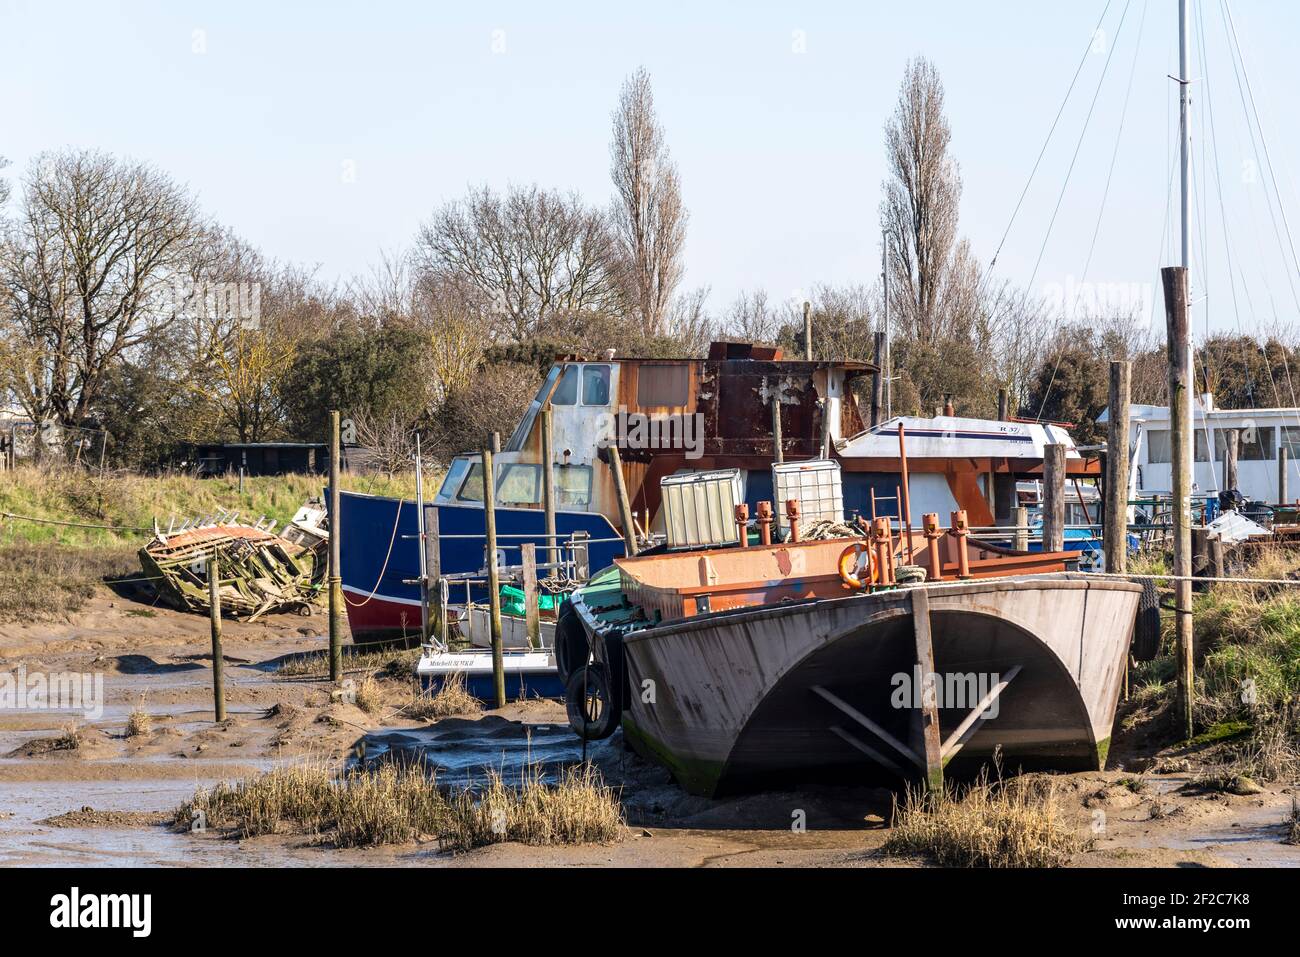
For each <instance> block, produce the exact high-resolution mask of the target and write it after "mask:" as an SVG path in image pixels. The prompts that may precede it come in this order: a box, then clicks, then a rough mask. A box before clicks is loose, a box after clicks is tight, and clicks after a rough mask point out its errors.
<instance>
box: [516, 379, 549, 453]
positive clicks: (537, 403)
mask: <svg viewBox="0 0 1300 957" xmlns="http://www.w3.org/2000/svg"><path fill="white" fill-rule="evenodd" d="M559 377H560V367H559V366H551V370H550V371H549V372H548V373H546V381H545V382H543V383H542V387H541V388H540V389H538V390H537V395H535V396H534V397H533V401H532V402H530V403H528V409H527V411H525V412H524V416H523V418H522V419H520V420H519V424H518V425H516V426H515V430H514V431H513V432H512V433H510V441H509V442H507V443H506V446H505V451H507V452H518V451H519V450H520V449H522V448H523V447H524V443H525V442H527V441H528V433H530V432H532V431H533V423H534V422H536V421H537V413H538V412H540V411H541V409H542V403H543V402H545V401H546V397H547V396H548V395H550V394H551V386H553V385H555V380H556V379H558V378H559Z"/></svg>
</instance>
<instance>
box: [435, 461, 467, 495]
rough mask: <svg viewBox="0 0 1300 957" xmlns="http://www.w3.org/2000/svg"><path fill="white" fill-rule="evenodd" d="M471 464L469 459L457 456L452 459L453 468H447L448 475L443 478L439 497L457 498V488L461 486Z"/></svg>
mask: <svg viewBox="0 0 1300 957" xmlns="http://www.w3.org/2000/svg"><path fill="white" fill-rule="evenodd" d="M469 466H470V462H469V459H464V458H456V459H452V460H451V468H449V469H448V470H447V477H446V478H444V479H443V480H442V488H440V489H438V498H440V499H451V498H455V496H456V490H457V489H459V488H460V485H461V482H462V481H463V480H464V478H465V473H466V471H468V469H469Z"/></svg>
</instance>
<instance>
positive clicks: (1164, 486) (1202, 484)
mask: <svg viewBox="0 0 1300 957" xmlns="http://www.w3.org/2000/svg"><path fill="white" fill-rule="evenodd" d="M1108 413H1109V410H1107V411H1106V412H1103V413H1102V414H1101V416H1099V417H1098V421H1099V422H1103V423H1104V422H1106V421H1108V420H1109V414H1108ZM1193 424H1194V425H1195V428H1196V438H1195V442H1194V458H1195V468H1194V473H1193V482H1194V486H1193V489H1192V492H1193V494H1199V495H1205V494H1214V493H1217V492H1219V491H1221V490H1222V489H1223V487H1224V467H1223V460H1224V456H1225V449H1226V439H1225V434H1226V432H1227V431H1229V430H1231V429H1240V430H1241V444H1240V446H1239V449H1238V453H1237V481H1238V485H1239V486H1240V491H1241V493H1242V495H1244V496H1245V497H1246V498H1247V499H1249V500H1253V501H1261V502H1267V503H1269V504H1277V503H1278V501H1279V494H1278V492H1279V490H1278V449H1281V448H1285V449H1286V450H1287V457H1288V467H1287V491H1288V493H1289V497H1290V498H1291V499H1295V498H1296V497H1297V496H1300V409H1218V408H1215V406H1214V399H1213V397H1212V396H1209V395H1205V396H1201V397H1200V399H1199V400H1198V401H1197V402H1195V403H1194V408H1193ZM1129 453H1130V461H1131V462H1132V463H1133V468H1132V470H1131V472H1130V482H1131V483H1132V484H1131V493H1132V494H1134V495H1137V496H1140V495H1142V494H1143V493H1168V492H1169V491H1170V490H1171V488H1172V487H1173V474H1172V465H1171V464H1170V459H1171V454H1170V453H1171V447H1170V441H1169V408H1168V407H1167V406H1158V405H1133V406H1130V408H1129Z"/></svg>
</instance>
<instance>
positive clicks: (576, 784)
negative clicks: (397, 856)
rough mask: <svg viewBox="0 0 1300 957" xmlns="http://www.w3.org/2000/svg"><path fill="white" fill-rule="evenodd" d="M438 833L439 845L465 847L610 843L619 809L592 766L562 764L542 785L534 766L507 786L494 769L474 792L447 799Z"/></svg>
mask: <svg viewBox="0 0 1300 957" xmlns="http://www.w3.org/2000/svg"><path fill="white" fill-rule="evenodd" d="M450 809H451V815H450V818H449V821H448V826H447V829H446V830H445V831H444V833H443V834H442V835H441V844H442V846H443V847H444V848H446V849H449V850H455V851H466V850H470V849H471V848H475V847H481V846H483V845H487V844H500V843H503V842H506V841H517V842H518V843H520V844H529V845H545V844H612V843H614V842H616V841H619V840H621V839H622V837H623V828H624V820H623V811H622V808H621V806H620V805H619V802H618V798H617V796H616V795H615V792H614V790H613V789H612V788H610V787H608V786H606V785H605V784H604V782H603V781H602V780H601V777H600V775H599V773H598V772H597V771H596V770H595V769H594V768H592V766H591V765H589V764H588V765H582V766H581V767H580V768H579V767H570V768H567V769H565V771H564V772H563V774H562V776H561V778H560V780H559V782H558V783H557V784H555V785H549V784H545V783H544V782H543V781H542V778H541V772H540V769H538V768H537V767H536V766H534V767H532V768H531V769H527V770H525V771H524V772H523V774H522V775H521V779H520V783H519V785H518V786H517V787H510V786H507V785H506V784H505V782H504V781H502V779H501V775H500V774H498V773H497V772H495V771H492V772H489V775H488V783H487V787H486V788H484V789H483V792H482V793H481V794H479V795H474V794H472V793H470V792H469V791H462V792H461V793H460V794H458V795H456V796H455V797H454V798H453V799H452V800H451V802H450Z"/></svg>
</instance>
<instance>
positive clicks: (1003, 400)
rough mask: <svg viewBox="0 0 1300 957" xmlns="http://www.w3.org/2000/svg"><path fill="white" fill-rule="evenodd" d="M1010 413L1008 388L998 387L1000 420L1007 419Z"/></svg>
mask: <svg viewBox="0 0 1300 957" xmlns="http://www.w3.org/2000/svg"><path fill="white" fill-rule="evenodd" d="M1009 414H1010V413H1009V412H1008V411H1007V390H1006V389H998V421H999V422H1005V421H1007V418H1008V416H1009Z"/></svg>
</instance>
